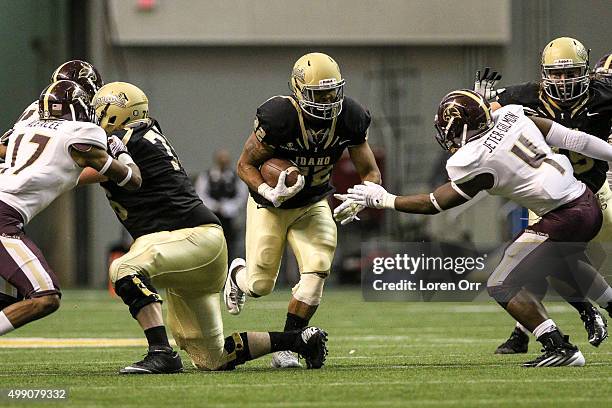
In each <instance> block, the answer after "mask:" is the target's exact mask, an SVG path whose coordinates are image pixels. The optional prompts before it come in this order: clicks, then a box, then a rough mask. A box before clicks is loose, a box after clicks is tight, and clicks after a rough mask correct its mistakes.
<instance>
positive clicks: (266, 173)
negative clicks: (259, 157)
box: [259, 157, 300, 187]
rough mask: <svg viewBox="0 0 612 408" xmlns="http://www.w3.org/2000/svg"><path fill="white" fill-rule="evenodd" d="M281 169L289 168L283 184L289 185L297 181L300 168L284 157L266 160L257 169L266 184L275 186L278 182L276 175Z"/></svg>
mask: <svg viewBox="0 0 612 408" xmlns="http://www.w3.org/2000/svg"><path fill="white" fill-rule="evenodd" d="M283 170H289V174H287V177H286V178H285V185H286V186H287V187H291V186H292V185H294V184H295V183H296V182H297V179H298V175H299V174H300V169H298V168H297V166H296V165H295V164H293V163H292V162H291V161H289V160H286V159H278V158H275V157H273V158H271V159H269V160H266V161H265V162H264V163H263V164H262V165H261V167H260V169H259V171H260V173H261V177H263V179H264V181H265V182H266V184H268V185H269V186H271V187H275V186H276V183H277V182H278V176H279V175H280V174H281V172H282V171H283Z"/></svg>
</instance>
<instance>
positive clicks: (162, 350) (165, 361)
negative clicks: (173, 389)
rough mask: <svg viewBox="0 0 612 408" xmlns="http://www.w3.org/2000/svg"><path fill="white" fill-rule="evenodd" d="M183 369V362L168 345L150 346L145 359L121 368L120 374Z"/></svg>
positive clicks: (154, 372) (166, 372)
mask: <svg viewBox="0 0 612 408" xmlns="http://www.w3.org/2000/svg"><path fill="white" fill-rule="evenodd" d="M182 371H183V362H182V361H181V357H180V356H179V354H178V353H177V352H176V351H173V350H172V349H171V348H170V349H169V348H168V347H157V348H155V347H149V352H148V353H147V355H146V356H145V358H144V359H142V360H141V361H138V362H136V363H134V364H132V365H129V366H127V367H125V368H122V369H121V370H119V373H120V374H174V373H180V372H182Z"/></svg>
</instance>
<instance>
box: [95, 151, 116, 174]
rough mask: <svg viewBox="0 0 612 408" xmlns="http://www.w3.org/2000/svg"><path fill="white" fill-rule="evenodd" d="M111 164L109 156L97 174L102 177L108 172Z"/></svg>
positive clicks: (111, 159) (111, 160)
mask: <svg viewBox="0 0 612 408" xmlns="http://www.w3.org/2000/svg"><path fill="white" fill-rule="evenodd" d="M112 163H113V158H112V156H110V155H109V156H108V158H107V159H106V163H104V166H102V168H101V169H100V170H98V173H100V174H102V175H104V173H106V172H107V171H108V169H109V168H110V166H111V164H112Z"/></svg>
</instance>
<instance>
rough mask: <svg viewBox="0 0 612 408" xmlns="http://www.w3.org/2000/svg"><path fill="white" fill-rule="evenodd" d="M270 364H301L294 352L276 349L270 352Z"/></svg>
mask: <svg viewBox="0 0 612 408" xmlns="http://www.w3.org/2000/svg"><path fill="white" fill-rule="evenodd" d="M270 365H271V366H272V367H273V368H301V367H302V364H300V362H299V361H298V359H297V357H296V356H295V354H293V353H292V352H290V351H277V352H276V353H272V362H271V363H270Z"/></svg>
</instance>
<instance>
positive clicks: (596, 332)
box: [580, 306, 608, 347]
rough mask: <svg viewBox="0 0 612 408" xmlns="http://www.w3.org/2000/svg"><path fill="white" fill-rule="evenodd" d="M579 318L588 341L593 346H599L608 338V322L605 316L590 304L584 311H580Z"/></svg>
mask: <svg viewBox="0 0 612 408" xmlns="http://www.w3.org/2000/svg"><path fill="white" fill-rule="evenodd" d="M580 319H581V320H582V322H583V323H584V328H585V330H586V332H587V335H588V338H589V343H591V345H592V346H594V347H599V345H600V344H601V343H602V342H603V341H604V340H605V339H607V338H608V322H607V321H606V318H605V317H603V316H602V315H601V313H599V310H597V308H595V307H594V306H591V307H590V308H588V309H587V310H586V311H584V312H581V313H580Z"/></svg>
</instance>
